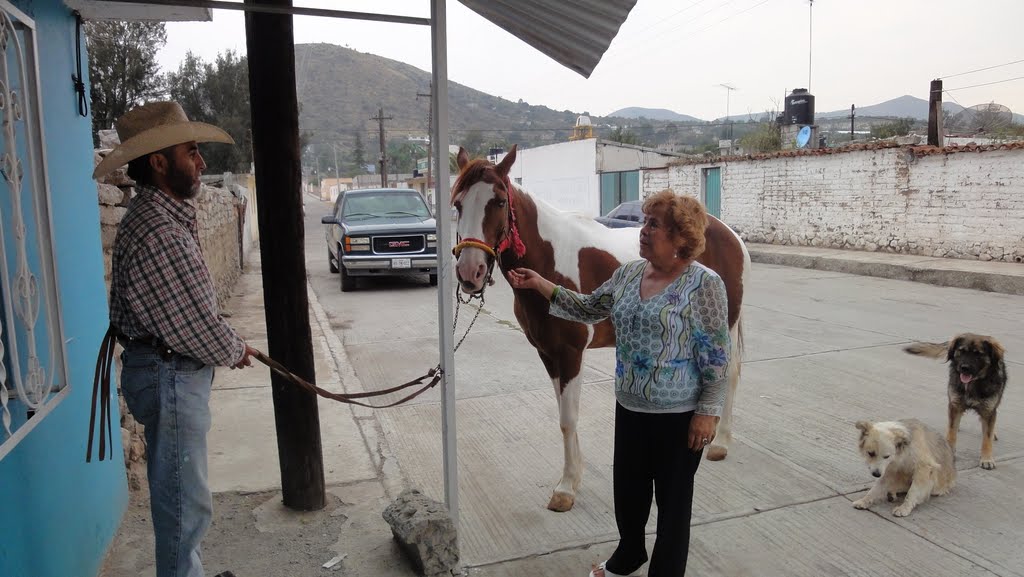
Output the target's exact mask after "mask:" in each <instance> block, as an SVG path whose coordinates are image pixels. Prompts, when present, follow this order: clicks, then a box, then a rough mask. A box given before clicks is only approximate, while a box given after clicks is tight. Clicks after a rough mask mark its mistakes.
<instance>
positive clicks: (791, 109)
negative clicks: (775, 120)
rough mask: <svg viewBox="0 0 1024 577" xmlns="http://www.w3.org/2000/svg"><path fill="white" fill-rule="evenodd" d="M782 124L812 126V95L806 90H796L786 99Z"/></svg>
mask: <svg viewBox="0 0 1024 577" xmlns="http://www.w3.org/2000/svg"><path fill="white" fill-rule="evenodd" d="M782 123H783V124H799V125H811V124H814V95H813V94H811V93H809V92H807V89H806V88H796V89H794V90H793V92H792V93H790V95H789V96H787V97H786V110H785V112H784V114H783V116H782Z"/></svg>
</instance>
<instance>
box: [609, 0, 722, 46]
mask: <svg viewBox="0 0 1024 577" xmlns="http://www.w3.org/2000/svg"><path fill="white" fill-rule="evenodd" d="M735 1H736V0H726V1H725V2H724V3H722V4H718V5H716V6H715V7H713V8H711V9H710V10H706V11H704V12H702V13H700V14H699V15H698V16H695V17H694V18H693V19H692V20H687V21H686V22H683V23H682V24H680V25H678V26H674V27H672V28H669V29H667V30H662V31H661V32H659V33H657V34H655V35H654V36H653V37H651V38H644V39H643V40H641V41H640V42H637V43H635V44H630V45H627V46H626V47H625V48H624V50H622V51H620V52H618V53H617V54H616V56H618V57H623V56H629V55H632V54H635V53H636V52H637V51H638V50H641V51H642V50H643V49H646V48H648V47H650V46H651V45H652V44H653V42H654V41H655V40H657V39H659V38H661V37H662V36H664V35H666V34H668V33H669V32H676V31H678V30H681V29H683V28H685V27H686V26H687V25H688V24H692V23H694V22H696V21H697V20H700V19H701V18H703V17H704V16H707V15H708V14H711V13H712V12H714V11H715V10H718V9H719V8H725V7H726V6H728V5H729V4H732V3H733V2H735ZM698 3H699V2H698Z"/></svg>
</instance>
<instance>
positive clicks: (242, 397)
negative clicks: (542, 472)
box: [101, 245, 1024, 577]
mask: <svg viewBox="0 0 1024 577" xmlns="http://www.w3.org/2000/svg"><path fill="white" fill-rule="evenodd" d="M750 252H751V256H752V258H753V260H754V261H755V262H762V263H772V264H783V265H789V266H801V267H806V268H818V269H822V270H829V271H839V272H851V273H857V274H864V275H871V276H881V277H885V278H897V279H912V280H920V281H923V282H931V283H933V284H941V285H945V286H957V287H967V288H978V289H982V290H992V291H998V292H1005V293H1010V294H1018V295H1019V294H1024V266H1022V265H1019V264H1008V263H985V262H980V261H949V260H946V259H933V258H926V257H914V256H903V255H891V254H879V253H862V252H847V251H836V250H827V249H818V248H809V247H782V246H765V245H750ZM309 298H310V324H311V327H312V335H313V345H314V357H315V365H316V375H317V382H318V384H319V385H321V386H323V387H324V388H326V389H328V390H333V391H346V392H355V391H359V390H362V384H361V383H360V381H359V379H358V377H357V376H356V375H355V374H354V373H353V371H352V368H351V367H352V362H351V361H352V360H353V359H350V358H349V356H348V354H349V353H347V352H346V350H345V346H344V344H343V343H342V341H341V339H340V338H339V336H338V335H337V333H336V330H338V329H344V328H346V327H343V326H341V325H338V324H337V323H338V322H339V321H337V320H334V318H333V317H332V316H331V315H330V314H328V313H327V312H326V311H324V309H323V307H322V306H321V304H320V302H319V301H318V300H317V297H316V295H315V294H314V292H313V290H312V289H310V290H309ZM263 306H264V305H263V291H262V277H261V268H260V260H259V252H258V251H253V252H252V254H251V255H250V256H249V259H248V262H247V266H246V270H245V271H244V273H243V275H242V277H241V279H240V280H239V282H238V285H237V286H236V288H235V292H234V296H233V297H232V299H231V301H230V303H229V306H228V307H227V311H226V312H227V313H228V314H230V319H229V320H230V322H231V323H232V325H233V326H235V327H236V329H237V330H238V331H239V332H240V333H241V334H242V335H243V336H244V337H245V338H246V339H247V340H248V342H249V343H250V344H251V345H253V346H255V347H256V348H258V349H260V350H264V351H265V350H266V348H267V341H266V326H265V320H264V310H263ZM336 325H337V326H336ZM213 388H214V391H213V395H212V399H211V410H212V413H213V419H214V424H213V429H212V430H211V432H210V437H209V442H210V456H209V465H210V473H209V476H210V483H211V487H212V489H213V491H214V515H215V517H214V524H213V527H212V529H211V531H210V533H209V535H208V536H207V538H206V541H205V545H204V562H205V565H206V569H207V572H208V574H209V575H214V574H217V573H218V572H221V571H225V570H231V571H233V572H234V574H235V575H236V576H237V577H290V576H331V575H349V576H367V577H369V576H384V577H390V576H396V577H397V576H408V575H414V574H415V573H414V571H413V570H412V568H411V567H410V566H409V564H408V563H407V561H406V560H405V559H404V557H403V556H402V554H401V552H400V551H399V549H398V547H397V546H396V545H395V544H394V541H393V539H392V538H391V534H390V529H389V527H388V526H387V525H386V523H385V522H384V521H383V519H382V518H381V512H382V511H383V510H384V508H385V507H386V506H387V504H388V503H389V502H390V501H391V499H393V498H394V497H395V496H397V494H398V493H399V492H400V491H401V490H402V489H404V488H405V487H406V485H408V481H407V480H406V479H403V478H402V476H403V473H402V472H401V470H400V469H399V467H398V465H397V463H396V459H395V456H394V454H393V453H392V449H391V448H390V447H391V444H390V443H389V441H388V439H386V438H385V435H384V432H385V427H384V426H383V425H382V424H381V422H380V419H378V416H377V415H376V414H375V413H374V411H372V410H370V409H362V408H359V407H352V406H348V405H342V404H338V403H334V402H330V401H324V400H322V399H321V401H320V404H319V410H320V424H321V431H322V440H323V442H322V446H323V454H324V464H325V477H326V482H327V485H328V506H327V507H326V508H325V509H323V510H321V511H316V512H309V513H299V512H294V511H290V510H287V509H285V508H284V507H283V506H282V505H281V495H280V470H279V465H278V457H277V442H276V436H275V426H274V414H273V405H272V401H271V390H270V375H269V371H268V370H267V369H266V368H265V367H263V366H262V365H258V366H256V367H255V368H252V369H246V370H241V371H232V370H227V369H223V370H218V372H217V374H216V377H215V380H214V387H213ZM1005 430H1006V429H1004V431H1005ZM392 442H393V441H392ZM406 444H407V443H406ZM467 458H468V457H467ZM439 466H440V465H438V467H439ZM730 466H736V464H735V463H734V464H732V465H730ZM1014 468H1015V466H1014V465H1012V464H1011V465H1010V466H1007V467H1004V468H1001V469H1000V474H1001V475H1003V474H1005V473H1007V472H1010V473H1012V471H1013V469H1014ZM438 474H439V473H438ZM990 477H991V475H990ZM723 482H724V481H723ZM544 490H546V489H544ZM856 490H859V489H856ZM817 498H821V499H823V500H822V501H821V503H820V507H819V508H821V509H822V510H823V511H824V512H822V513H821V518H820V519H818V518H817V517H813V516H812V517H813V518H808V519H809V520H808V522H809V523H810V524H809V525H807V526H802V527H798V526H797V525H793V526H789V525H787V523H790V521H785V522H784V523H783V525H773V526H766V527H764V528H763V529H764V535H765V536H764V542H757V543H754V544H753V545H752V549H751V550H750V551H749V552H747V553H743V552H742V551H741V552H737V551H736V550H734V549H733V548H730V547H723V546H722V544H723V543H729V542H730V541H731V540H732V537H730V535H735V534H737V533H736V531H737V529H736V527H731V526H730V523H733V524H735V523H743V522H745V521H743V519H742V518H739V519H733V520H731V521H728V520H727V521H726V522H723V523H722V524H721V526H719V525H715V526H714V527H713V528H712V527H709V528H708V529H707V530H706V531H705V532H703V534H702V535H700V536H698V535H696V534H695V537H694V539H695V542H698V541H699V542H700V544H701V545H700V547H698V548H697V549H696V550H697V551H698V553H695V555H698V557H697V558H696V559H695V561H696V562H697V563H698V564H703V565H704V566H705V567H715V566H716V564H717V561H715V560H714V559H713V558H708V559H704V558H703V557H704V556H705V554H709V552H715V551H717V552H719V553H722V554H728V555H730V556H731V557H730V558H733V559H734V560H735V557H736V555H739V556H740V557H744V555H747V556H749V559H747V560H744V559H746V558H745V557H744V559H740V561H743V562H744V563H746V562H747V561H749V566H750V567H751V570H750V571H749V572H742V574H744V575H783V574H787V573H786V570H785V568H782V567H780V568H774V569H769V568H766V567H761V569H764V570H763V571H759V570H758V569H756V568H757V567H758V566H759V565H758V563H759V561H758V559H762V558H764V557H763V556H761V555H755V554H754V551H755V550H758V549H757V548H758V547H764V548H768V549H770V548H771V546H772V544H771V534H772V533H773V532H774V531H775V530H777V529H778V528H779V527H783V528H785V529H786V530H787V531H796V532H801V533H806V535H805V537H806V538H807V539H808V540H811V541H813V540H815V539H818V538H821V535H822V533H819V532H818V529H815V527H818V525H817V524H818V523H820V522H824V523H825V525H822V526H825V527H826V529H827V528H828V526H831V524H832V523H833V519H840V518H842V519H845V520H846V521H844V522H847V523H850V524H851V526H853V525H857V524H858V523H866V522H867V521H865V519H868V517H866V516H865V515H858V514H857V513H855V512H854V511H853V510H852V508H850V507H849V504H848V502H846V498H845V496H839V497H836V496H835V495H832V499H831V500H825V499H824V497H817ZM812 505H814V504H813V503H812ZM148 506H149V502H148V495H147V494H146V491H145V490H143V491H140V492H137V493H135V494H133V495H132V500H131V504H130V507H129V511H128V513H127V514H126V516H125V519H124V521H123V523H122V526H121V529H120V532H119V534H118V537H117V539H116V542H115V544H114V546H113V548H112V550H111V552H110V554H109V556H108V560H107V564H106V567H105V569H104V571H103V572H102V573H101V575H103V576H105V577H137V576H142V577H151V576H153V575H155V571H154V568H153V564H152V557H153V539H152V528H151V525H150V521H149V511H148ZM815 514H817V513H815ZM759 519H760V520H759V521H757V522H756V523H755V522H749V523H747V524H748V525H750V526H752V527H755V529H756V528H757V527H759V525H758V523H768V524H769V525H771V523H773V522H775V521H772V518H771V516H770V515H768V516H764V517H759ZM799 520H800V519H797V521H799ZM805 520H807V519H805ZM822 520H824V521H822ZM704 522H707V521H704ZM858 526H859V525H858ZM773 527H774V528H773ZM896 528H897V526H896V525H892V526H891V527H890V529H889V532H890V533H891V534H887V536H885V538H886V539H894V538H895V534H896ZM865 530H866V529H865ZM509 531H514V527H509ZM824 534H825V535H827V536H832V533H829V532H828V531H825V533H824ZM836 535H838V533H836ZM837 538H840V537H837ZM652 539H653V536H650V537H649V541H650V542H649V543H648V547H650V546H651V545H652V543H653V541H652ZM826 539H827V537H826ZM732 545H733V547H735V546H740V543H738V542H733V543H732ZM613 548H614V543H613V542H611V541H609V540H608V539H602V540H601V541H600V542H595V543H589V544H581V545H580V546H578V547H573V548H569V549H561V550H552V551H548V552H547V553H544V554H541V555H532V556H528V557H523V558H518V559H512V560H507V561H502V562H499V563H495V564H490V565H487V566H485V567H475V568H470V569H468V570H467V571H466V573H467V574H471V575H497V576H505V575H508V576H518V575H556V576H561V575H569V576H573V575H582V574H583V573H581V568H586V567H589V566H590V563H591V562H593V561H594V560H595V559H602V558H605V557H606V556H607V555H608V554H609V553H610V552H611V551H612V549H613ZM740 548H741V549H742V548H743V547H742V546H741V547H740ZM768 549H765V550H768ZM338 557H343V560H342V561H340V562H336V563H335V564H334V565H333V567H332V568H325V567H324V564H327V563H329V562H331V561H332V560H336V559H337V558H338ZM737 562H739V561H737ZM968 565H969V564H965V566H968ZM776 569H777V570H776ZM584 570H585V569H584ZM957 570H958V571H961V570H962V571H966V570H967V569H964V568H958V569H957ZM726 573H728V574H732V573H733V569H730V570H728V571H725V572H722V573H708V575H712V574H715V575H718V574H721V575H725V574H726ZM736 574H737V575H738V574H740V573H736ZM820 574H822V575H825V574H830V573H828V571H825V570H824V569H823V571H822V573H820ZM835 574H840V573H835ZM843 574H845V573H843ZM936 574H939V573H936ZM958 574H960V573H958Z"/></svg>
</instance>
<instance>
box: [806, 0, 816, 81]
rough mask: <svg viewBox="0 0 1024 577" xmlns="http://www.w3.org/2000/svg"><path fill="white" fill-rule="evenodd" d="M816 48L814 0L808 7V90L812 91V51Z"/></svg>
mask: <svg viewBox="0 0 1024 577" xmlns="http://www.w3.org/2000/svg"><path fill="white" fill-rule="evenodd" d="M813 49H814V0H811V6H810V8H808V9H807V92H810V91H811V53H812V51H813Z"/></svg>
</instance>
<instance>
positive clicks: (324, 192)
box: [320, 178, 353, 202]
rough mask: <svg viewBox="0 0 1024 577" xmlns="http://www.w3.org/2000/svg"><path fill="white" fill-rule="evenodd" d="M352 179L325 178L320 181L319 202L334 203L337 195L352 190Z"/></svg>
mask: <svg viewBox="0 0 1024 577" xmlns="http://www.w3.org/2000/svg"><path fill="white" fill-rule="evenodd" d="M352 188H353V179H351V178H325V179H323V180H321V181H320V200H326V201H328V202H334V201H335V200H337V198H338V195H339V194H341V193H343V192H345V191H346V190H352Z"/></svg>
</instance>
